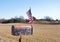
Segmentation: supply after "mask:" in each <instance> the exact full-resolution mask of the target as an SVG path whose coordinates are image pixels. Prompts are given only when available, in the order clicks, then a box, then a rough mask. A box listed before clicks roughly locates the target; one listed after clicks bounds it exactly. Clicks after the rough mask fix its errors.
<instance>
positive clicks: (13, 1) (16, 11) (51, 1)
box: [0, 0, 60, 19]
mask: <svg viewBox="0 0 60 42" xmlns="http://www.w3.org/2000/svg"><path fill="white" fill-rule="evenodd" d="M30 7H31V12H32V15H33V16H34V17H36V18H37V19H39V18H43V17H44V16H50V17H52V18H53V19H60V0H0V18H7V19H8V18H11V17H19V16H24V17H25V18H27V15H26V12H27V11H28V10H29V8H30Z"/></svg>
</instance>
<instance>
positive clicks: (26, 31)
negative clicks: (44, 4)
mask: <svg viewBox="0 0 60 42" xmlns="http://www.w3.org/2000/svg"><path fill="white" fill-rule="evenodd" d="M11 33H12V35H16V36H19V35H32V34H33V27H32V25H31V26H14V25H12V27H11Z"/></svg>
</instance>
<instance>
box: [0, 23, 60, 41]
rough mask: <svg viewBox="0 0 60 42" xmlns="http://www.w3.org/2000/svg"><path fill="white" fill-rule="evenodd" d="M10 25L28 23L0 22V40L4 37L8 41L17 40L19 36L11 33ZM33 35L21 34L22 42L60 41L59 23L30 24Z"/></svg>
mask: <svg viewBox="0 0 60 42" xmlns="http://www.w3.org/2000/svg"><path fill="white" fill-rule="evenodd" d="M11 25H15V26H17V25H30V24H22V23H12V24H0V42H1V40H2V42H8V41H3V40H4V38H6V39H7V40H10V42H15V41H16V42H17V41H18V39H19V36H13V35H11ZM32 26H33V35H28V36H27V35H22V42H60V25H43V24H32Z"/></svg>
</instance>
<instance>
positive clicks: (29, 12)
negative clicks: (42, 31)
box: [26, 9, 34, 24]
mask: <svg viewBox="0 0 60 42" xmlns="http://www.w3.org/2000/svg"><path fill="white" fill-rule="evenodd" d="M26 14H27V16H28V19H29V23H30V24H31V23H32V22H33V21H34V19H33V17H32V13H31V9H29V10H28V11H27V12H26Z"/></svg>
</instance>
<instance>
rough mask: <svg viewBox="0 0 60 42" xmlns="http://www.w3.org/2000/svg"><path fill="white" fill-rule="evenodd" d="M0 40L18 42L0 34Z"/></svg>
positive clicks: (0, 41)
mask: <svg viewBox="0 0 60 42" xmlns="http://www.w3.org/2000/svg"><path fill="white" fill-rule="evenodd" d="M0 42H18V41H15V40H12V39H9V38H7V37H1V36H0Z"/></svg>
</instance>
